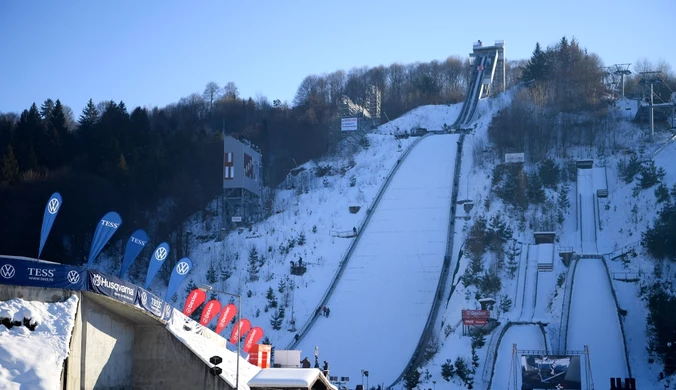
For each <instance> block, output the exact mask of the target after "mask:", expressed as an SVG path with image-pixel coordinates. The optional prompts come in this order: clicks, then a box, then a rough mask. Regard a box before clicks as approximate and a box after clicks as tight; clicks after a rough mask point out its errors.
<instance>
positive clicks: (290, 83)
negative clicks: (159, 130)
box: [0, 0, 676, 117]
mask: <svg viewBox="0 0 676 390" xmlns="http://www.w3.org/2000/svg"><path fill="white" fill-rule="evenodd" d="M512 3H518V4H516V5H515V4H512ZM476 4H480V6H477V5H476ZM675 15H676V2H675V1H673V0H644V1H641V2H636V1H627V0H614V1H610V0H593V1H591V0H584V1H583V0H567V1H556V2H551V1H542V0H538V1H532V0H524V1H518V2H509V1H493V0H489V1H486V0H484V1H480V2H474V1H464V2H459V1H452V0H445V1H443V0H417V1H397V0H394V1H375V0H373V1H359V0H341V1H330V0H323V1H318V0H314V1H311V0H288V1H261V0H249V1H235V0H220V1H217V0H198V1H176V0H143V1H138V0H137V1H132V0H115V1H111V0H64V1H52V0H42V1H38V0H1V1H0V48H1V49H0V50H1V51H2V59H0V112H8V111H15V112H18V111H20V110H22V109H24V108H27V107H28V106H29V105H30V104H31V103H32V102H37V103H38V104H39V103H40V102H42V101H44V100H45V99H47V98H52V99H57V98H59V99H61V101H62V102H63V103H64V104H67V105H69V106H71V107H72V108H73V110H74V112H75V115H76V117H77V116H78V115H79V114H80V112H81V110H82V108H83V107H84V105H85V104H86V102H87V100H88V99H89V98H92V99H94V101H95V102H98V101H101V100H106V99H113V100H115V101H119V100H123V101H124V102H125V103H126V104H127V106H128V107H135V106H139V105H141V106H145V105H152V106H155V105H157V106H163V105H166V104H168V103H172V102H175V101H177V100H178V99H179V98H181V97H183V96H187V95H189V94H190V93H193V92H200V93H201V92H202V90H203V89H204V85H205V84H206V83H207V82H209V81H212V80H213V81H216V82H217V83H218V84H219V85H221V86H223V85H224V84H225V83H226V82H228V81H233V82H235V83H236V84H237V86H238V88H239V90H240V93H241V94H242V95H244V96H253V97H255V96H256V95H257V94H262V95H264V96H267V97H268V99H269V100H270V101H272V100H273V99H281V100H283V101H284V100H288V101H291V100H292V99H293V96H294V94H295V91H296V88H297V87H298V85H299V84H300V82H301V81H302V80H303V78H304V77H305V76H307V75H309V74H322V73H327V72H331V71H334V70H337V69H344V70H349V69H350V68H353V67H357V66H376V65H381V64H382V65H389V64H391V63H393V62H399V63H411V62H417V61H430V60H433V59H438V60H442V59H444V58H446V57H448V56H450V55H460V56H463V57H465V56H467V54H468V53H469V52H470V51H471V47H472V42H473V41H475V40H477V39H481V40H483V41H484V42H492V41H493V40H505V44H506V46H505V53H506V56H507V58H508V59H520V58H527V57H529V56H530V54H531V52H532V50H533V48H534V46H535V42H537V41H539V42H540V43H541V44H543V45H544V46H547V45H550V44H553V43H555V42H556V41H557V40H558V39H560V38H561V37H562V36H564V35H566V36H568V37H571V36H575V37H576V38H578V40H579V41H580V43H581V44H582V46H584V47H586V48H587V49H588V50H589V51H590V52H594V53H597V54H598V55H599V56H601V58H602V59H603V60H604V62H605V63H606V64H608V65H611V64H616V63H635V62H636V61H637V60H638V59H642V58H647V59H649V60H651V61H653V62H657V61H660V60H664V61H666V62H667V63H669V64H671V66H672V67H674V68H676V51H675V50H674V41H673V39H674V36H675V34H676V33H675V32H674V27H673V25H674V19H676V16H675ZM669 18H671V20H670V19H669ZM648 34H649V35H648Z"/></svg>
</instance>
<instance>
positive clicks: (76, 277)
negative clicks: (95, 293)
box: [67, 270, 80, 284]
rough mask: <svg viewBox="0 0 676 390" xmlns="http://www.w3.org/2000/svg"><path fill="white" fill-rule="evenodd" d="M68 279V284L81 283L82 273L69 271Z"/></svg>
mask: <svg viewBox="0 0 676 390" xmlns="http://www.w3.org/2000/svg"><path fill="white" fill-rule="evenodd" d="M67 278H68V282H70V283H71V284H75V283H77V282H79V281H80V273H79V272H77V271H75V270H72V271H68V275H67Z"/></svg>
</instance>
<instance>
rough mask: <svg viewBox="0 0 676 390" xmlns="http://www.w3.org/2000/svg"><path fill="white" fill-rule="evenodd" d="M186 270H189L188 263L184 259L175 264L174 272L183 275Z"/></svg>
mask: <svg viewBox="0 0 676 390" xmlns="http://www.w3.org/2000/svg"><path fill="white" fill-rule="evenodd" d="M188 271H190V265H189V264H188V263H186V262H185V261H181V262H180V263H178V264H176V272H178V274H179V275H185V274H187V273H188Z"/></svg>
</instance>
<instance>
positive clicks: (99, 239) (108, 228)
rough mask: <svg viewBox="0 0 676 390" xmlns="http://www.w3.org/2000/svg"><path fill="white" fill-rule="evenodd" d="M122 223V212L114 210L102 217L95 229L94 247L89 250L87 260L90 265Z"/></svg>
mask: <svg viewBox="0 0 676 390" xmlns="http://www.w3.org/2000/svg"><path fill="white" fill-rule="evenodd" d="M120 225H122V218H121V217H120V214H118V213H116V212H114V211H111V212H109V213H107V214H106V215H104V216H103V218H101V220H100V221H99V224H98V225H97V226H96V230H95V231H94V239H93V240H92V247H91V249H90V250H89V257H88V258H87V262H88V263H89V264H90V265H91V264H93V263H94V260H95V259H96V256H98V255H99V253H100V252H101V249H103V247H104V246H106V244H107V243H108V240H110V237H112V236H113V234H115V232H116V231H117V229H118V228H119V227H120Z"/></svg>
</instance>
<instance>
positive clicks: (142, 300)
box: [141, 291, 148, 306]
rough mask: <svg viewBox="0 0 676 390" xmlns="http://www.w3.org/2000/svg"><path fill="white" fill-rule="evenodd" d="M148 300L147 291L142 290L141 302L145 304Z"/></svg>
mask: <svg viewBox="0 0 676 390" xmlns="http://www.w3.org/2000/svg"><path fill="white" fill-rule="evenodd" d="M147 302H148V294H146V292H145V291H141V303H143V305H144V306H145V304H146V303H147Z"/></svg>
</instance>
